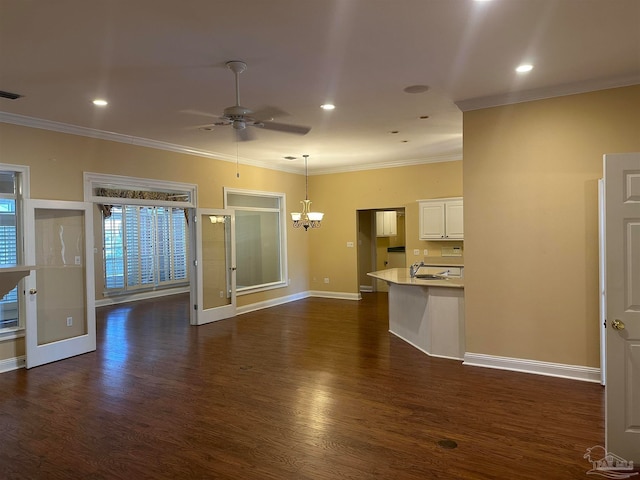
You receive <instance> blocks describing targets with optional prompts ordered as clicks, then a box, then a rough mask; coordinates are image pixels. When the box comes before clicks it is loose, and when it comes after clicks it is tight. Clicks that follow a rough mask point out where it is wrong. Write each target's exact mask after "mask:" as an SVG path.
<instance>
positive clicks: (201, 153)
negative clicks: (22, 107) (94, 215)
mask: <svg viewBox="0 0 640 480" xmlns="http://www.w3.org/2000/svg"><path fill="white" fill-rule="evenodd" d="M0 122H2V123H10V124H13V125H20V126H24V127H31V128H38V129H41V130H50V131H53V132H59V133H67V134H70V135H78V136H81V137H89V138H97V139H100V140H108V141H111V142H118V143H126V144H127V145H135V146H139V147H147V148H154V149H157V150H165V151H169V152H175V153H182V154H187V155H195V156H198V157H204V158H211V159H214V160H221V161H223V162H231V163H236V162H238V163H240V164H242V165H250V166H253V167H259V168H267V169H269V170H277V171H280V172H286V173H293V174H298V175H303V174H304V170H303V169H301V168H299V167H298V168H296V167H293V166H288V165H282V164H279V165H276V164H273V163H270V162H263V161H259V160H253V159H250V158H244V157H238V158H236V157H235V156H233V155H226V154H223V153H217V152H210V151H206V150H200V149H197V148H191V147H185V146H183V145H176V144H174V143H168V142H161V141H159V140H151V139H148V138H141V137H134V136H132V135H124V134H122V133H115V132H107V131H104V130H97V129H95V128H88V127H80V126H77V125H71V124H68V123H60V122H54V121H52V120H44V119H41V118H35V117H28V116H25V115H18V114H15V113H8V112H0ZM456 160H462V155H461V154H446V155H435V156H431V157H425V158H417V159H411V160H399V161H393V162H381V163H367V164H361V165H345V166H341V167H333V168H332V167H329V168H326V169H314V170H313V171H310V172H309V176H313V175H325V174H329V173H344V172H356V171H362V170H376V169H379V168H394V167H404V166H409V165H419V164H423V163H438V162H451V161H456Z"/></svg>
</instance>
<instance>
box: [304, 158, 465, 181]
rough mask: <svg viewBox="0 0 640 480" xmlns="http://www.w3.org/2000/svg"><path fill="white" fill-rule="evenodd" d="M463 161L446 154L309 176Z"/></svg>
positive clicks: (327, 170) (325, 170)
mask: <svg viewBox="0 0 640 480" xmlns="http://www.w3.org/2000/svg"><path fill="white" fill-rule="evenodd" d="M461 160H462V153H446V154H441V155H433V156H430V157H423V158H414V159H408V160H396V161H392V162H379V163H363V164H361V165H343V166H338V167H328V168H316V169H314V170H313V172H309V176H312V175H327V174H330V173H349V172H359V171H363V170H378V169H382V168H396V167H409V166H412V165H423V164H425V163H441V162H457V161H461Z"/></svg>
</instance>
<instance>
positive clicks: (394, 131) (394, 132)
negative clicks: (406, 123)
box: [389, 130, 400, 135]
mask: <svg viewBox="0 0 640 480" xmlns="http://www.w3.org/2000/svg"><path fill="white" fill-rule="evenodd" d="M389 133H392V134H394V135H395V134H396V133H400V132H399V131H398V130H391V131H390V132H389Z"/></svg>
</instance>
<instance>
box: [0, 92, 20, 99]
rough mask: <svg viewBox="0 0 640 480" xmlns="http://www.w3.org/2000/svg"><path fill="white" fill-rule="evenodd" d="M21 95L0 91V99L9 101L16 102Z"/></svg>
mask: <svg viewBox="0 0 640 480" xmlns="http://www.w3.org/2000/svg"><path fill="white" fill-rule="evenodd" d="M22 96H23V95H18V94H17V93H11V92H5V91H4V90H0V98H8V99H9V100H17V99H18V98H20V97H22Z"/></svg>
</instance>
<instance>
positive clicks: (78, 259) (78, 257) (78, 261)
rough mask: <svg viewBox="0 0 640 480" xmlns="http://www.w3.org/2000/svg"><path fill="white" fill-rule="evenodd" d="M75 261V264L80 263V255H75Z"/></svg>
mask: <svg viewBox="0 0 640 480" xmlns="http://www.w3.org/2000/svg"><path fill="white" fill-rule="evenodd" d="M75 261H76V265H80V264H81V263H82V258H81V257H80V255H76V258H75Z"/></svg>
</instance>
